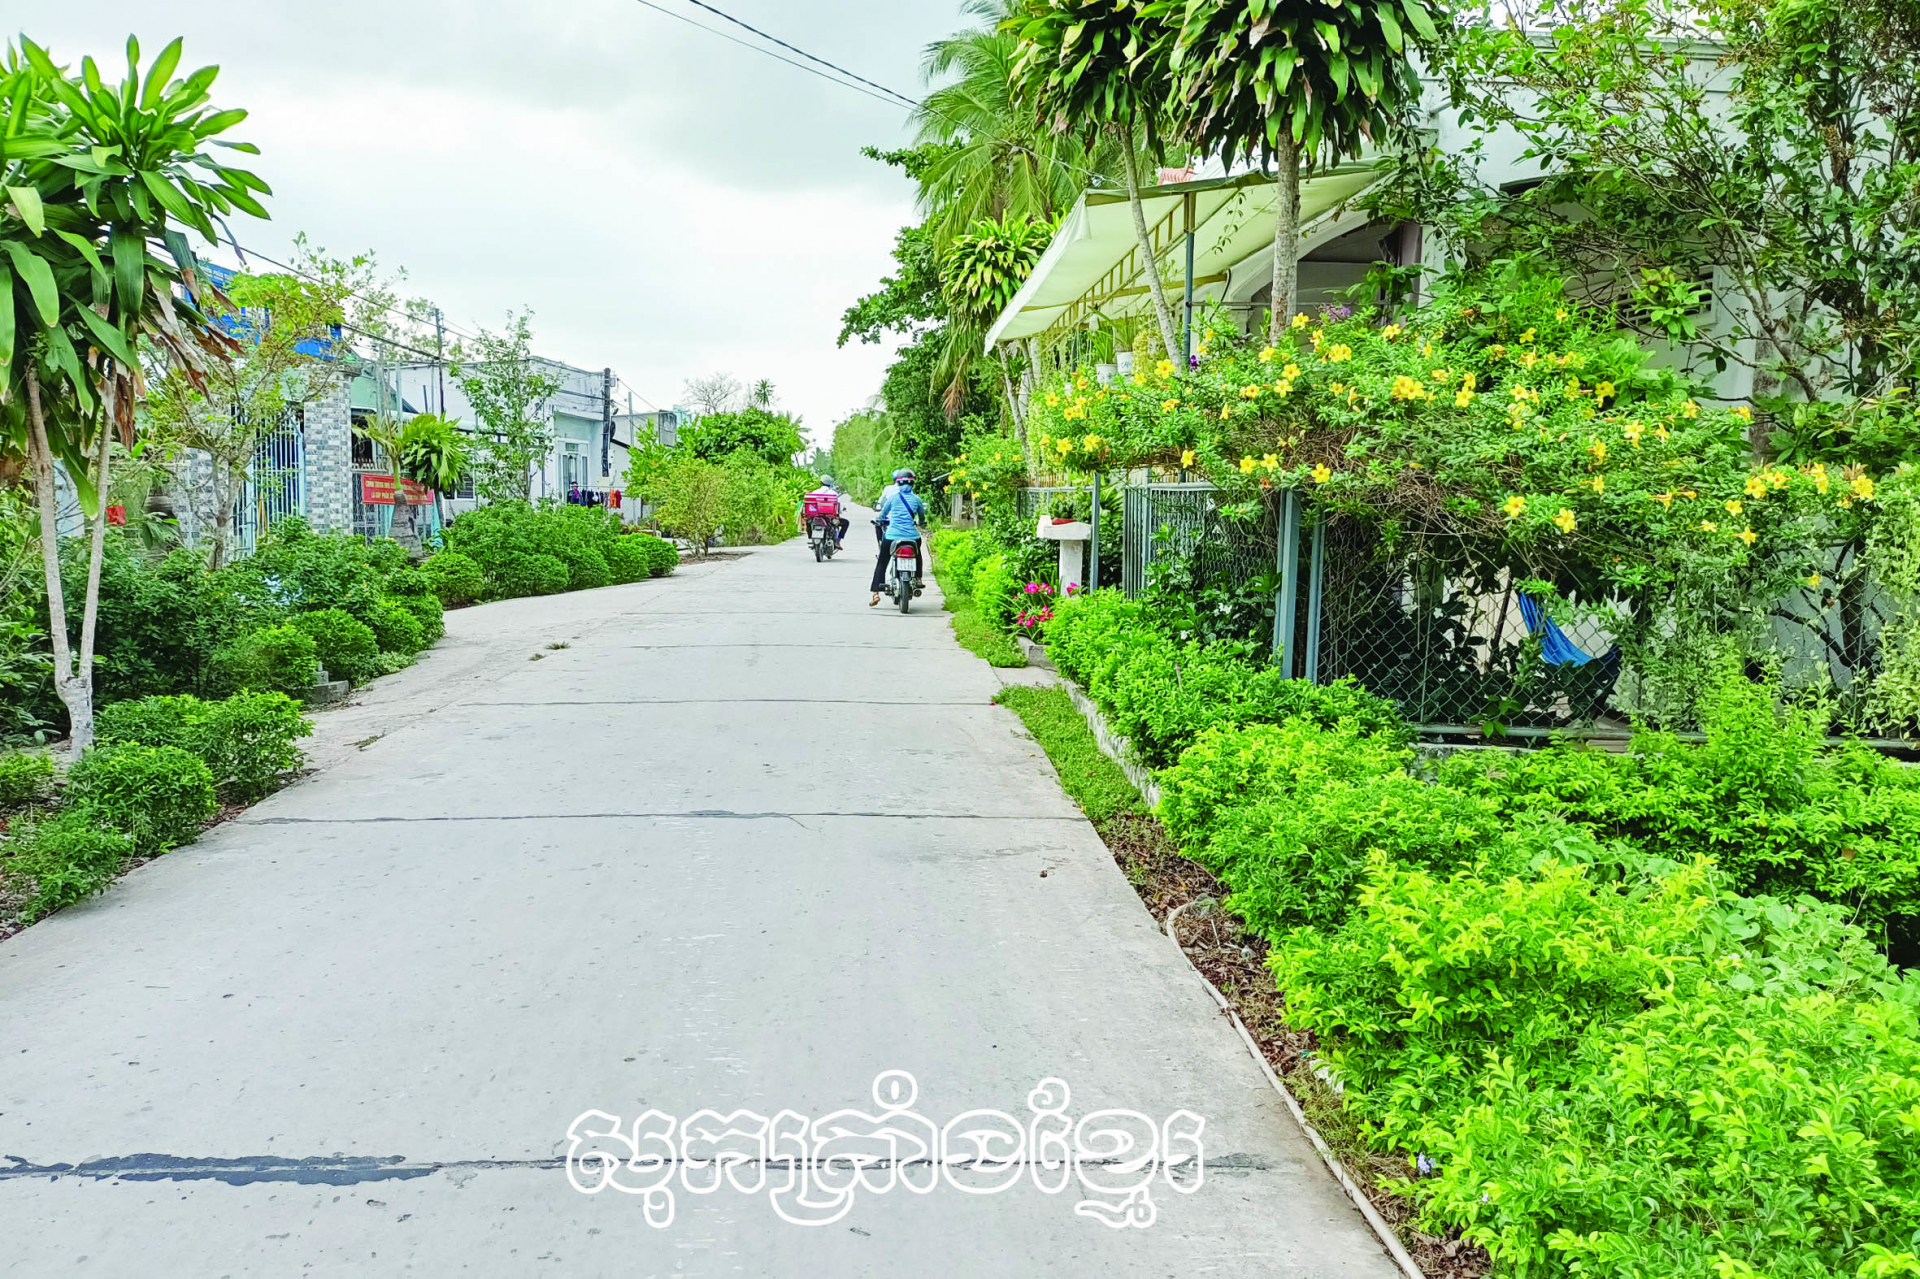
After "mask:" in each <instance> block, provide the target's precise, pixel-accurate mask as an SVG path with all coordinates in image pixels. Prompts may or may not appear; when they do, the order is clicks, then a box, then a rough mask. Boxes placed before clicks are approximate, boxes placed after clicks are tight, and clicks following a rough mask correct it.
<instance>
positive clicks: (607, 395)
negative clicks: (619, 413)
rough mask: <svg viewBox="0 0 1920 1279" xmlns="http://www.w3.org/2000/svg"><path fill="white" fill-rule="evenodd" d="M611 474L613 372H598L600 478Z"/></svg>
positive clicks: (609, 370) (607, 370) (608, 370)
mask: <svg viewBox="0 0 1920 1279" xmlns="http://www.w3.org/2000/svg"><path fill="white" fill-rule="evenodd" d="M612 474H613V370H612V369H602V370H601V371H600V478H601V479H603V480H604V479H606V478H607V477H608V476H610V475H612Z"/></svg>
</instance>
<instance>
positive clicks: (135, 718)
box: [95, 692, 313, 804]
mask: <svg viewBox="0 0 1920 1279" xmlns="http://www.w3.org/2000/svg"><path fill="white" fill-rule="evenodd" d="M95 729H96V731H97V732H98V734H99V737H100V741H101V743H102V744H103V745H109V746H112V745H120V744H124V743H137V744H139V745H142V746H168V747H176V748H178V749H180V750H184V751H188V752H190V753H191V754H193V755H194V756H195V757H196V758H198V759H199V760H200V761H201V762H202V763H204V764H205V765H206V766H207V769H208V771H209V772H210V774H211V775H212V777H213V781H214V785H215V786H216V787H217V788H218V789H219V792H220V796H221V798H222V799H224V800H226V801H227V802H228V803H233V804H250V803H253V802H254V801H255V800H258V799H261V798H263V797H264V796H266V795H268V794H270V793H271V792H272V791H273V790H274V788H275V787H276V786H277V785H278V784H279V780H280V778H281V777H282V776H283V775H285V774H286V773H289V772H292V771H293V770H294V769H296V768H298V767H300V765H301V764H302V763H303V762H304V761H305V756H304V754H303V753H302V752H301V750H300V749H299V748H298V747H297V746H295V745H294V742H295V741H296V740H297V739H298V738H302V737H306V736H308V735H310V734H311V733H312V732H313V725H312V723H311V722H310V721H309V720H308V719H307V718H306V717H305V716H304V715H302V714H301V713H300V705H299V703H298V702H296V701H294V700H293V699H292V698H290V697H288V696H287V695H286V694H284V693H274V692H263V693H243V694H239V695H237V696H234V697H229V698H227V699H225V700H223V701H217V702H203V701H201V700H200V699H199V698H197V697H189V696H180V697H146V698H141V699H140V700H138V701H132V702H116V703H115V704H114V705H112V706H109V707H106V708H105V709H103V710H102V711H101V712H100V714H99V717H98V719H97V720H96V721H95Z"/></svg>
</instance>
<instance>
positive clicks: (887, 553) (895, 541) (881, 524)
mask: <svg viewBox="0 0 1920 1279" xmlns="http://www.w3.org/2000/svg"><path fill="white" fill-rule="evenodd" d="M877 514H878V518H877V519H875V520H874V526H875V528H876V530H877V531H878V532H879V534H880V558H879V560H878V561H877V562H876V563H875V564H874V566H873V598H872V599H870V600H868V601H867V607H868V608H872V607H873V606H874V605H876V604H878V603H879V602H880V593H881V592H882V591H884V590H886V588H887V561H889V560H891V559H892V558H893V551H894V548H895V547H896V546H898V545H900V543H902V542H912V543H913V558H914V569H915V571H916V572H925V571H926V565H925V556H924V555H923V553H922V551H921V545H920V530H921V529H922V528H925V527H926V523H927V504H926V503H925V502H923V501H921V500H920V497H919V495H918V494H916V493H915V492H914V491H913V472H912V471H909V470H904V469H903V470H898V471H895V472H894V473H893V489H892V491H891V492H889V493H888V494H887V495H886V496H884V497H882V498H881V499H880V506H879V508H878V512H877Z"/></svg>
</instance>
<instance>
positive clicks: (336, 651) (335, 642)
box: [293, 608, 380, 684]
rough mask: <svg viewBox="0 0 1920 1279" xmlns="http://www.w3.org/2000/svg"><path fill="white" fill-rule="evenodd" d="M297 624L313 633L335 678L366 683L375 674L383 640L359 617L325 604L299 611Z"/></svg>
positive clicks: (317, 647) (321, 662) (316, 643)
mask: <svg viewBox="0 0 1920 1279" xmlns="http://www.w3.org/2000/svg"><path fill="white" fill-rule="evenodd" d="M293 625H295V626H297V627H299V628H300V629H301V630H303V631H305V632H306V633H307V634H308V635H309V636H311V637H312V639H313V643H314V647H315V649H316V650H317V651H318V654H319V658H320V665H322V666H324V667H326V669H327V673H328V674H329V675H330V676H332V678H334V679H344V680H350V681H352V682H353V683H355V684H364V683H366V682H367V681H368V680H370V679H372V678H373V677H374V675H375V673H376V671H375V665H374V659H375V658H376V657H378V656H379V654H380V641H379V639H378V638H377V637H376V636H375V635H374V633H373V631H372V629H371V628H369V627H368V626H367V624H366V623H365V622H362V621H361V620H360V619H359V618H357V617H354V616H353V615H352V614H351V613H348V612H346V611H344V610H342V609H337V608H325V609H321V610H320V611H318V612H315V613H300V614H297V615H296V616H295V617H294V619H293Z"/></svg>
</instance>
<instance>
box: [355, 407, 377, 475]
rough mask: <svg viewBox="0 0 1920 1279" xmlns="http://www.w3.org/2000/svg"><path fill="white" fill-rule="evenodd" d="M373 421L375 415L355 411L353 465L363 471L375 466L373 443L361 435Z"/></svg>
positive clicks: (358, 410)
mask: <svg viewBox="0 0 1920 1279" xmlns="http://www.w3.org/2000/svg"><path fill="white" fill-rule="evenodd" d="M372 420H373V414H372V412H371V411H369V410H367V409H355V410H354V411H353V464H354V466H355V467H357V468H359V469H361V470H368V469H371V468H372V466H373V465H374V448H373V441H372V440H370V439H368V438H367V437H366V436H364V435H362V434H360V432H361V431H363V430H365V429H366V427H367V424H368V423H369V422H371V421H372Z"/></svg>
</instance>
